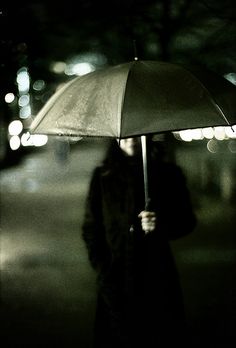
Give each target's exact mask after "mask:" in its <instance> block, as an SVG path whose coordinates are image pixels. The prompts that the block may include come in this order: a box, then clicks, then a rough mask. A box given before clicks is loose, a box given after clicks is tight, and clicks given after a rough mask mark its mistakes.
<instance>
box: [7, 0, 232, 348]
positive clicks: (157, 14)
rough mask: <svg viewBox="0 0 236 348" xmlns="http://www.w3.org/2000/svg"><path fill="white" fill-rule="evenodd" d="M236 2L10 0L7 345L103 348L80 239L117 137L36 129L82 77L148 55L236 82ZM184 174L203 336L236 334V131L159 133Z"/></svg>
mask: <svg viewBox="0 0 236 348" xmlns="http://www.w3.org/2000/svg"><path fill="white" fill-rule="evenodd" d="M235 42H236V8H235V4H234V1H233V0H225V1H221V0H214V1H213V0H205V1H204V0H203V1H195V0H152V1H151V0H145V1H144V0H137V1H134V0H126V1H123V0H120V1H118V0H115V1H112V2H110V3H106V2H105V1H103V0H100V1H95V0H93V1H90V0H86V1H83V0H81V1H77V2H73V1H71V0H68V1H61V2H59V3H58V2H56V1H46V0H44V1H34V0H32V1H22V2H19V3H17V4H13V3H11V1H8V2H6V3H5V4H4V3H2V4H1V5H0V167H1V176H0V189H1V197H0V205H1V235H0V253H1V254H0V269H1V278H0V283H1V284H0V285H1V289H0V290H1V298H0V306H1V307H0V310H1V312H0V313H1V317H0V320H1V322H0V323H1V333H2V336H3V337H4V338H5V342H6V343H5V347H18V346H19V347H29V346H30V347H43V346H45V344H48V343H50V345H51V346H52V347H54V346H55V347H56V346H63V347H81V348H87V347H91V335H92V325H93V316H94V307H95V275H94V273H93V271H92V270H91V268H90V265H89V263H88V259H87V253H86V250H85V247H84V244H83V242H82V240H81V222H82V218H83V209H84V200H85V197H86V193H87V188H88V183H89V179H90V174H91V172H92V169H93V168H94V166H95V165H96V164H97V163H99V161H100V160H101V159H102V158H103V156H104V152H105V150H106V148H107V146H108V141H107V140H105V139H99V140H98V139H96V140H95V139H94V140H92V139H82V140H80V141H78V139H74V140H72V141H70V142H69V141H68V140H65V139H61V138H56V137H54V138H53V137H51V138H48V137H47V136H39V135H34V136H32V135H29V133H28V129H29V126H30V124H31V122H32V120H33V119H34V117H35V116H36V114H37V112H38V111H39V110H40V109H41V107H42V106H43V105H44V104H45V103H46V101H47V100H48V99H49V98H50V96H51V95H52V94H53V93H54V92H55V91H56V90H57V89H58V88H60V87H61V86H62V85H63V84H64V83H65V82H67V81H69V80H70V79H72V78H74V77H76V76H82V75H84V74H86V73H88V72H91V71H94V70H96V69H100V68H103V67H106V66H110V65H115V64H119V63H124V62H126V61H131V60H133V59H134V57H135V56H136V55H137V56H138V57H139V59H140V60H163V61H169V62H173V63H180V64H185V63H187V64H189V63H191V64H198V65H203V66H205V67H207V68H210V69H211V70H213V71H215V72H217V73H219V74H221V75H222V76H224V77H225V78H226V79H228V80H229V81H231V82H232V83H234V84H235V83H236V60H235V57H236V45H235ZM156 141H159V142H160V143H161V144H162V146H164V147H165V149H166V151H167V153H168V156H169V157H170V159H171V160H173V161H175V162H176V163H177V164H179V165H180V166H181V168H182V169H183V171H184V173H185V175H186V177H187V181H188V185H189V189H190V192H191V195H192V201H193V205H194V209H195V211H196V214H197V216H198V226H197V228H196V230H195V231H194V233H193V234H192V235H190V236H187V237H185V238H183V239H181V240H178V241H174V242H172V248H173V252H174V255H175V258H176V262H177V266H178V268H179V273H180V278H181V281H182V285H183V291H184V297H185V303H186V311H187V316H188V323H189V328H190V331H191V335H192V337H193V344H194V345H196V346H198V345H199V344H201V345H204V344H205V345H207V346H208V347H211V346H212V347H233V346H234V345H235V341H236V340H235V339H236V292H235V290H236V283H235V265H236V253H235V248H236V237H235V222H236V221H235V205H236V183H235V174H236V161H235V154H236V135H235V129H231V128H230V127H215V128H206V129H196V130H194V131H193V130H185V131H182V132H175V133H170V134H165V135H163V136H158V137H157V138H156Z"/></svg>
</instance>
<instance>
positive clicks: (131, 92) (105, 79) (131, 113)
mask: <svg viewBox="0 0 236 348" xmlns="http://www.w3.org/2000/svg"><path fill="white" fill-rule="evenodd" d="M235 123H236V87H235V86H234V85H233V84H232V83H231V82H229V81H227V80H226V79H225V78H224V77H222V76H218V75H217V74H215V73H213V72H210V71H206V70H202V69H199V68H194V69H189V68H185V67H183V66H180V65H177V64H173V63H165V62H158V61H132V62H128V63H124V64H120V65H116V66H113V67H108V68H104V69H101V70H97V71H94V72H91V73H89V74H87V75H84V76H82V77H77V78H75V79H73V80H72V81H70V82H68V83H67V84H65V86H64V87H62V88H61V89H60V90H59V91H58V92H56V93H55V94H54V95H53V96H52V97H51V98H50V99H49V100H48V102H47V103H46V104H45V106H44V107H43V108H42V110H41V111H40V112H39V114H38V115H37V116H36V118H35V119H34V121H33V123H32V125H31V127H30V132H31V133H39V134H51V135H63V136H82V137H84V136H94V137H101V136H102V137H114V138H119V139H120V138H129V137H134V136H141V140H142V154H143V173H144V193H145V209H146V210H148V209H149V203H150V199H149V187H148V170H147V143H146V140H147V139H146V135H148V134H154V133H162V132H167V131H176V130H181V129H189V128H201V127H209V126H219V125H222V126H229V125H233V124H235Z"/></svg>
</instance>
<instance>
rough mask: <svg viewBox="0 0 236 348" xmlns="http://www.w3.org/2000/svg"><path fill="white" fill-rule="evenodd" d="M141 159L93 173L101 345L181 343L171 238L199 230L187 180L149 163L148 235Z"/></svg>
mask: <svg viewBox="0 0 236 348" xmlns="http://www.w3.org/2000/svg"><path fill="white" fill-rule="evenodd" d="M142 172H143V171H142V161H141V159H140V158H137V159H133V158H128V157H125V156H123V155H122V153H121V151H120V150H117V153H116V154H115V155H114V152H113V153H112V157H109V156H108V159H107V160H106V161H105V162H104V163H103V165H102V166H100V167H97V168H96V169H95V170H94V173H93V175H92V179H91V184H90V189H89V194H88V198H87V203H86V209H85V219H84V223H83V238H84V240H85V242H86V245H87V248H88V254H89V258H90V261H91V264H92V266H93V267H94V268H95V269H96V270H97V272H98V306H97V316H96V320H95V347H104V348H105V347H110V348H112V347H126V346H127V347H132V346H133V347H134V346H136V345H137V344H140V343H142V344H145V346H148V347H152V344H153V346H155V344H156V343H157V342H163V340H164V341H165V342H167V337H175V338H176V337H177V336H176V335H178V333H179V330H180V329H181V326H182V324H183V322H184V308H183V300H182V294H181V288H180V285H179V280H178V273H177V270H176V267H175V263H174V259H173V256H172V253H171V249H170V246H169V240H172V239H176V238H179V237H182V236H184V235H186V234H188V233H190V232H191V231H192V230H193V228H194V226H195V222H196V221H195V216H194V214H193V211H192V208H191V202H190V198H189V193H188V190H187V187H186V182H185V178H184V176H183V173H182V172H181V170H180V168H178V167H177V166H175V165H173V164H170V163H165V162H162V161H158V160H156V161H155V165H154V164H153V163H150V168H149V172H150V173H151V175H150V178H149V180H150V195H151V202H152V209H151V210H152V211H155V212H156V215H157V228H156V230H155V231H153V232H151V233H149V234H148V235H145V234H144V232H143V231H142V229H141V222H140V218H138V214H139V213H140V212H141V211H142V210H144V190H143V174H142Z"/></svg>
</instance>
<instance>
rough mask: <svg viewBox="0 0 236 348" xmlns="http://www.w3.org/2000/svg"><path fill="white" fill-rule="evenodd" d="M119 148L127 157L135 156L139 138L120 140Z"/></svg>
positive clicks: (138, 148)
mask: <svg viewBox="0 0 236 348" xmlns="http://www.w3.org/2000/svg"><path fill="white" fill-rule="evenodd" d="M120 148H121V150H122V151H123V152H124V153H125V154H126V155H127V156H135V155H137V154H138V153H139V152H140V150H141V146H140V138H139V137H135V138H127V139H121V140H120Z"/></svg>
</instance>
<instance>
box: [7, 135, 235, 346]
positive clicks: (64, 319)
mask: <svg viewBox="0 0 236 348" xmlns="http://www.w3.org/2000/svg"><path fill="white" fill-rule="evenodd" d="M186 146H187V145H186ZM105 148H106V142H105V141H95V142H94V141H91V140H90V141H85V140H82V141H80V142H79V143H78V144H76V145H73V146H71V149H70V151H69V152H67V155H66V156H63V157H62V156H58V153H57V152H56V151H55V143H54V142H52V143H51V144H50V143H49V144H48V145H47V146H46V147H45V148H44V149H43V150H40V151H39V152H38V153H36V152H33V153H31V154H29V155H27V156H26V157H25V158H24V159H23V161H22V163H21V164H19V165H18V166H14V167H11V168H6V169H5V170H2V173H1V332H2V333H1V337H2V339H1V341H2V342H5V343H4V345H3V347H44V346H46V345H50V346H51V347H58V346H61V347H68V348H70V347H81V348H87V347H90V344H91V338H92V326H93V316H94V309H95V277H94V273H93V271H92V269H91V268H90V266H89V263H88V259H87V253H86V250H85V247H84V244H83V241H82V239H81V221H82V217H83V209H84V200H85V196H86V192H87V187H88V186H87V185H88V181H89V179H90V174H91V170H92V168H93V167H94V166H95V165H96V163H98V162H99V160H100V159H101V158H102V156H103V153H104V149H105ZM182 151H183V154H184V153H185V154H187V151H186V149H185V150H182ZM190 182H191V180H190ZM195 190H196V188H195ZM193 196H194V197H193V198H194V199H195V195H193ZM195 209H196V213H197V215H198V219H199V223H198V226H197V228H196V230H195V232H194V233H193V234H192V235H189V236H187V237H184V238H182V239H180V240H178V241H174V242H172V247H173V251H174V255H175V257H176V262H177V265H178V268H179V273H180V277H181V281H182V286H183V290H184V296H185V303H186V311H187V316H188V324H189V328H190V332H191V336H192V343H191V346H195V345H196V347H197V346H199V345H206V346H207V347H233V346H234V344H235V338H236V330H235V323H236V320H235V319H236V318H235V313H236V311H235V310H236V308H235V287H236V284H235V261H236V257H235V255H236V254H235V245H236V244H235V231H234V226H235V205H234V204H232V203H229V202H226V201H225V200H224V201H223V200H221V199H219V198H217V199H213V197H211V196H209V195H208V196H207V195H204V193H202V194H198V202H197V204H195Z"/></svg>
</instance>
